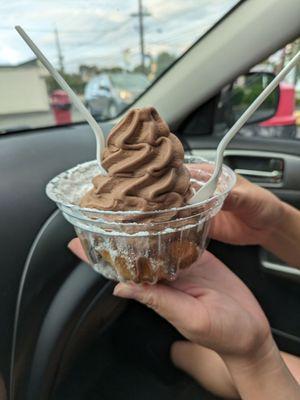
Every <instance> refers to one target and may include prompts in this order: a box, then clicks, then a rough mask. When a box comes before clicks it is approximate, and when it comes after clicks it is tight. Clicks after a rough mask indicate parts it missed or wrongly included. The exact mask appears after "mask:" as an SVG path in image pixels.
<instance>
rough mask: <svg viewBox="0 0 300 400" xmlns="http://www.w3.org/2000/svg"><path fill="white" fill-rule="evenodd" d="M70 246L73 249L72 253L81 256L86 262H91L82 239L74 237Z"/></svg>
mask: <svg viewBox="0 0 300 400" xmlns="http://www.w3.org/2000/svg"><path fill="white" fill-rule="evenodd" d="M68 248H69V249H70V250H71V251H72V253H74V254H75V256H77V257H78V258H80V259H81V260H82V261H84V262H86V263H88V262H89V260H88V258H87V256H86V255H85V252H84V250H83V247H82V244H81V243H80V240H79V239H78V238H74V239H72V240H71V241H70V242H69V244H68Z"/></svg>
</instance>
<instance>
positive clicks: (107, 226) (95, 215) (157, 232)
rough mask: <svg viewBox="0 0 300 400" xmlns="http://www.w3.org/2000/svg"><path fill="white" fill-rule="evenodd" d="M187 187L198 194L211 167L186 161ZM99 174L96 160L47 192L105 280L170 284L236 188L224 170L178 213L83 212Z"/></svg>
mask: <svg viewBox="0 0 300 400" xmlns="http://www.w3.org/2000/svg"><path fill="white" fill-rule="evenodd" d="M185 163H186V164H193V165H190V166H189V168H190V170H191V175H192V178H191V184H192V187H193V188H194V189H195V190H197V189H198V188H199V187H200V186H201V185H202V184H203V183H204V182H206V181H207V180H208V179H209V178H210V176H211V173H212V171H213V164H212V163H210V162H208V161H206V160H204V159H202V158H199V157H193V156H188V157H186V158H185ZM98 173H99V170H98V167H97V163H96V161H91V162H88V163H84V164H80V165H78V166H77V167H75V168H72V169H70V170H68V171H66V172H63V173H61V174H60V175H58V176H57V177H55V178H53V179H52V180H51V181H50V182H49V183H48V185H47V187H46V193H47V195H48V196H49V197H50V199H52V200H53V201H55V202H56V203H57V206H58V207H59V208H60V209H61V211H62V213H63V215H64V217H65V218H66V220H67V221H69V222H70V223H71V224H72V225H73V226H74V228H75V231H76V233H77V235H78V237H79V239H80V241H81V243H82V246H83V248H84V250H85V253H86V255H87V257H88V259H89V261H90V264H91V266H92V267H93V269H94V270H95V271H97V272H99V273H100V274H102V275H103V276H105V277H106V278H108V279H113V280H117V281H123V282H127V281H133V282H137V283H143V282H146V283H152V284H154V283H156V282H157V281H158V280H160V279H167V280H174V279H176V277H177V276H178V274H179V273H180V271H181V270H185V269H186V268H188V267H189V266H190V265H191V264H192V263H193V262H194V261H195V260H196V259H197V258H198V257H199V256H200V255H201V254H202V253H203V251H204V250H205V248H206V246H207V238H208V232H209V227H210V222H211V219H212V218H213V217H214V216H215V215H216V214H217V212H218V211H219V210H220V209H221V207H222V205H223V202H224V200H225V198H226V196H227V195H228V193H229V192H230V190H231V189H232V187H233V186H234V184H235V181H236V178H235V174H234V172H233V171H232V170H231V169H230V168H228V167H226V166H223V169H222V174H221V176H220V178H219V182H218V187H217V190H216V194H215V195H214V196H213V197H211V198H210V199H208V200H206V201H202V202H200V203H197V204H193V205H186V206H184V207H180V208H172V209H167V210H158V211H154V212H153V211H152V212H142V211H128V212H127V211H100V210H95V209H88V208H82V207H80V206H79V205H78V204H79V202H80V199H81V197H82V196H83V194H85V193H86V192H87V191H88V190H89V189H90V188H91V187H92V184H91V179H92V177H94V176H95V175H97V174H98Z"/></svg>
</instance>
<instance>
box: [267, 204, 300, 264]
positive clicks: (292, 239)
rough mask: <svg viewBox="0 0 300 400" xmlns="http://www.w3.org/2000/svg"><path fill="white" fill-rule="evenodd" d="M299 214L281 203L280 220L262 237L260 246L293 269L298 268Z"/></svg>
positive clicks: (299, 253) (299, 254) (289, 206)
mask: <svg viewBox="0 0 300 400" xmlns="http://www.w3.org/2000/svg"><path fill="white" fill-rule="evenodd" d="M299 235H300V212H299V211H298V210H297V209H295V208H294V207H292V206H291V205H289V204H287V203H284V202H281V211H280V218H279V220H278V221H277V223H275V224H274V226H273V227H272V228H271V229H270V231H269V232H268V234H265V235H262V239H261V241H260V243H259V244H260V245H261V246H262V247H263V248H265V249H266V250H268V251H270V252H271V253H273V254H275V255H276V256H277V257H278V258H280V259H281V260H283V261H285V262H286V263H287V264H289V265H290V266H293V267H299V260H300V248H299Z"/></svg>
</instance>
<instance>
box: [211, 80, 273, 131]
mask: <svg viewBox="0 0 300 400" xmlns="http://www.w3.org/2000/svg"><path fill="white" fill-rule="evenodd" d="M274 77H275V75H274V74H273V73H270V72H248V73H247V74H244V75H241V76H239V77H238V78H237V79H236V80H235V81H234V82H233V83H232V84H231V85H229V86H227V88H225V90H223V91H222V93H221V96H220V101H219V109H220V108H223V115H224V120H225V121H226V124H227V125H228V126H232V125H233V124H234V123H235V122H236V121H237V120H238V119H239V117H240V116H241V115H242V114H243V113H244V111H246V109H247V108H248V107H249V106H250V104H251V103H252V102H253V101H254V100H255V99H256V98H257V97H258V96H259V94H260V93H261V92H262V91H263V90H264V88H265V87H266V86H267V85H268V84H269V83H270V82H271V81H272V80H273V78H274ZM279 96H280V86H278V87H277V88H276V89H275V90H274V91H273V92H272V93H271V94H270V96H269V97H268V98H267V99H266V100H265V101H264V102H263V104H262V105H261V106H260V107H259V108H258V109H257V110H256V111H255V113H254V114H253V115H252V117H251V118H250V119H249V120H248V122H247V125H249V124H254V123H258V122H262V121H266V120H268V119H270V118H272V117H273V116H274V115H275V114H276V111H277V108H278V103H279Z"/></svg>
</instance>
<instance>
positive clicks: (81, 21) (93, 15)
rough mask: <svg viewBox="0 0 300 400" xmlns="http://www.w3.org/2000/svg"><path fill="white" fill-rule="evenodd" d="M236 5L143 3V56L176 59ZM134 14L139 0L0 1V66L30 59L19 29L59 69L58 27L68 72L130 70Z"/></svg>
mask: <svg viewBox="0 0 300 400" xmlns="http://www.w3.org/2000/svg"><path fill="white" fill-rule="evenodd" d="M237 2H238V0H143V3H142V4H143V10H144V12H145V13H147V14H149V15H148V16H145V17H144V31H145V51H146V53H147V54H150V55H151V56H152V57H155V56H156V55H157V54H158V53H159V52H161V51H168V52H170V53H173V54H175V55H177V56H179V55H180V54H181V53H183V52H184V51H185V50H186V49H187V48H188V47H190V46H191V44H192V43H193V42H195V40H197V39H198V38H199V37H201V36H202V35H203V34H204V33H205V32H206V31H207V30H208V29H209V28H210V27H211V26H212V25H214V24H215V23H216V22H217V21H218V20H219V19H220V18H221V17H222V16H223V15H224V14H225V13H226V12H227V11H229V10H230V9H231V8H232V7H233V6H234V5H235V4H236V3H237ZM137 11H138V0H109V1H104V0H9V1H8V0H0V15H1V21H0V65H7V64H8V65H16V64H19V63H21V62H25V61H27V60H29V59H32V58H33V54H32V53H31V51H30V49H28V48H27V45H26V44H25V43H24V42H23V41H22V39H21V38H20V37H19V36H18V34H17V32H16V31H15V30H14V29H13V27H14V26H15V25H21V26H22V27H23V28H24V29H25V30H26V32H27V33H28V34H29V35H30V36H31V38H32V39H33V40H34V41H35V42H36V44H37V45H38V46H39V47H40V48H41V49H42V51H43V52H44V53H45V55H46V56H47V57H48V58H49V59H50V61H51V62H52V63H53V64H54V65H55V66H56V67H58V52H57V47H56V44H55V34H54V30H55V28H56V29H57V31H58V36H59V42H60V45H61V49H62V54H63V62H64V67H65V70H66V71H68V72H76V71H77V70H78V67H79V65H81V64H89V65H97V66H99V67H111V66H125V65H126V66H128V67H129V68H131V67H133V66H134V65H137V64H138V63H139V60H140V48H139V31H138V18H137V17H134V16H132V14H134V13H137ZM3 16H5V17H3Z"/></svg>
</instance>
